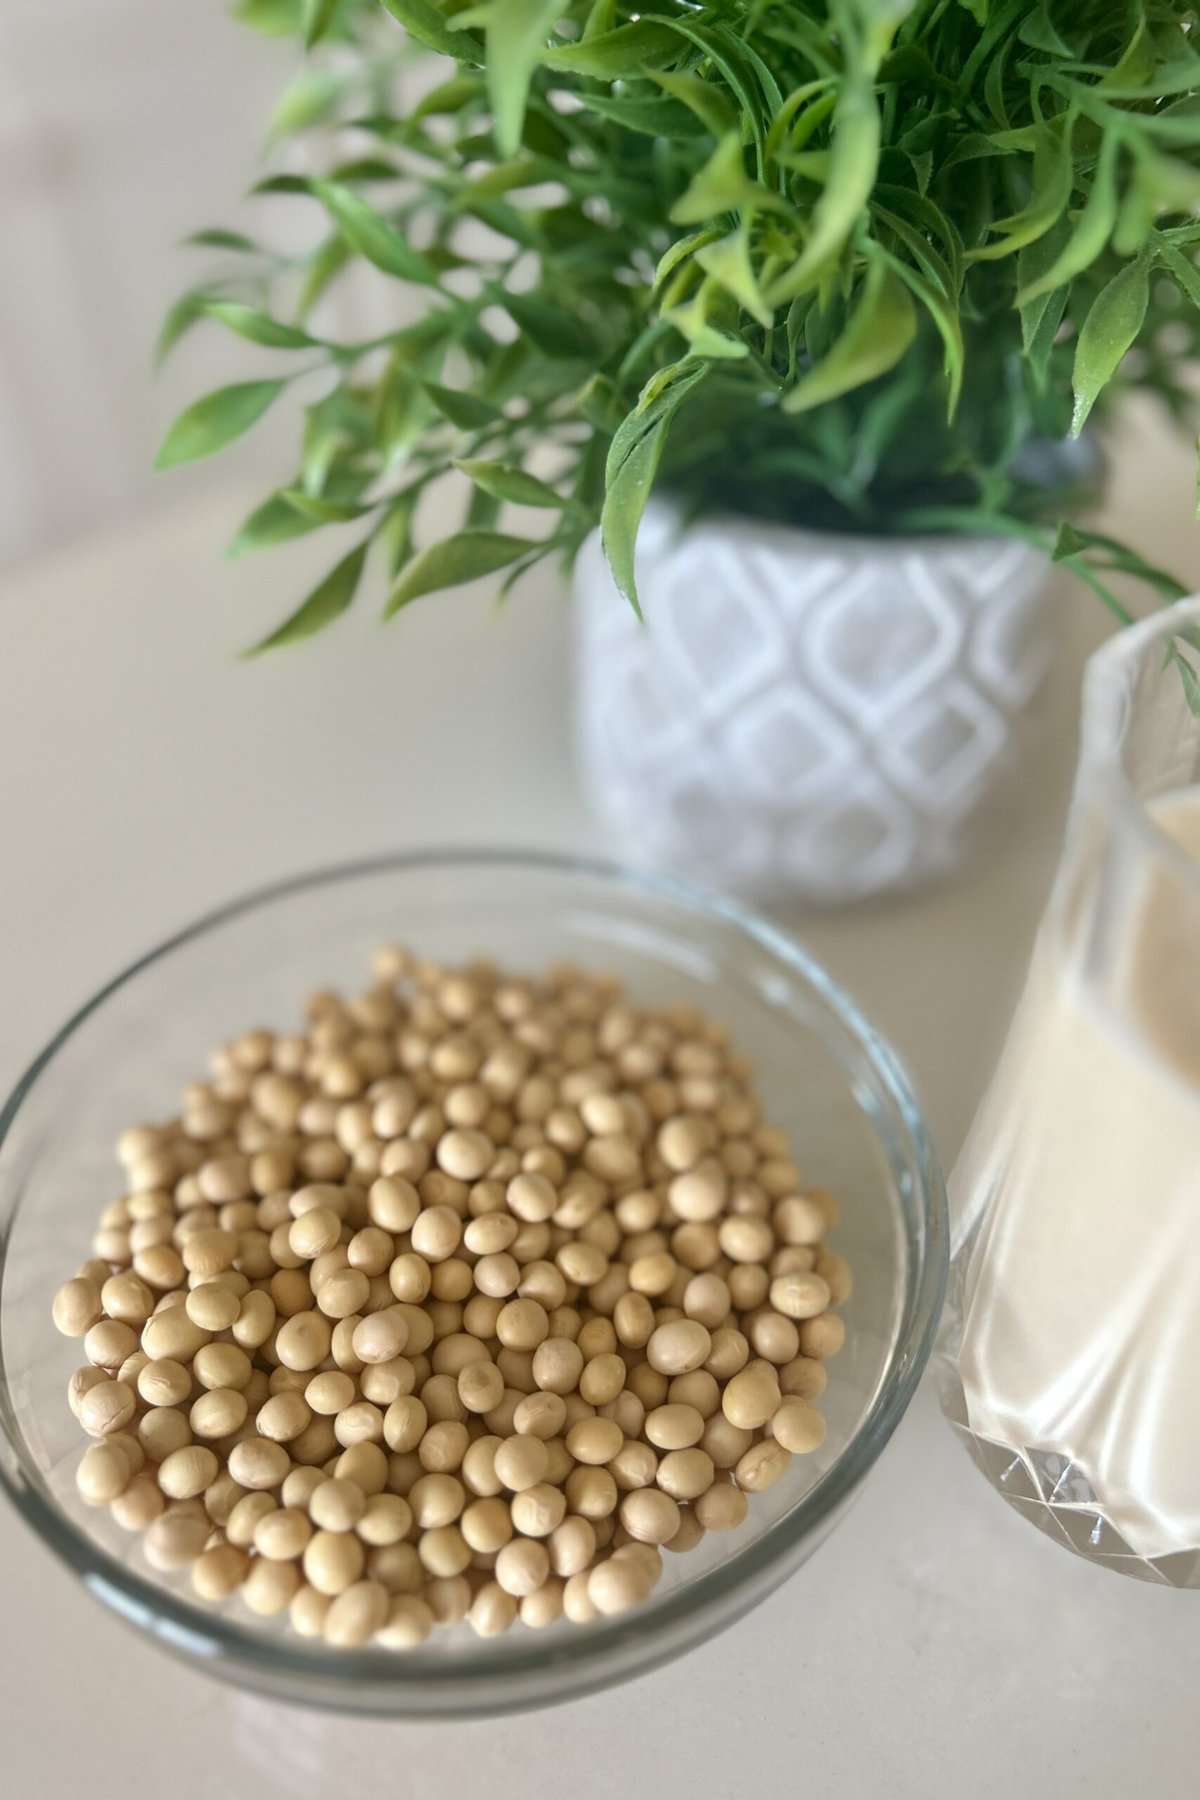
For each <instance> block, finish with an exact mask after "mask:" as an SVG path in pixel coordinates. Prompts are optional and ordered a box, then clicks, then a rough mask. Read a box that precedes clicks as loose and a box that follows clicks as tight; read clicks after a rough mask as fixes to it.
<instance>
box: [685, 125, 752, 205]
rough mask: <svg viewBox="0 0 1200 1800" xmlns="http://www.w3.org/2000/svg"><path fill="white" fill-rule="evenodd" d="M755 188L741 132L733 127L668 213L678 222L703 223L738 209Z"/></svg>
mask: <svg viewBox="0 0 1200 1800" xmlns="http://www.w3.org/2000/svg"><path fill="white" fill-rule="evenodd" d="M753 192H754V184H753V182H752V181H751V180H750V177H749V176H748V175H747V173H746V159H745V155H744V153H743V150H742V138H741V133H740V132H737V131H731V132H730V133H729V134H728V136H726V137H723V138H722V139H721V141H720V143H719V144H718V145H717V147H716V149H715V150H714V151H713V153H712V155H711V156H710V157H709V159H708V161H707V162H706V163H705V164H704V166H703V168H701V169H698V170H697V171H696V173H695V175H693V176H692V179H691V181H690V182H689V183H688V185H687V187H686V188H685V189H684V191H683V193H682V194H681V195H680V196H679V199H678V200H677V201H676V202H675V204H674V206H673V207H672V208H671V211H670V214H669V217H670V218H671V220H672V222H673V223H674V224H676V225H702V224H703V223H704V222H705V220H706V219H711V218H712V217H713V215H714V213H724V212H736V211H737V209H738V208H739V207H740V206H741V205H742V204H743V202H744V201H745V200H746V199H748V198H749V196H750V195H751V194H752V193H753Z"/></svg>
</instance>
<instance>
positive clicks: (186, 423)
mask: <svg viewBox="0 0 1200 1800" xmlns="http://www.w3.org/2000/svg"><path fill="white" fill-rule="evenodd" d="M286 386H287V383H286V382H285V381H239V382H236V383H235V384H234V385H233V386H232V387H223V388H218V389H217V390H216V392H215V393H212V394H206V395H205V396H204V398H203V399H202V400H197V401H196V402H195V404H194V405H192V406H189V407H188V408H187V410H186V412H181V413H180V415H179V417H178V418H177V419H176V420H175V422H174V424H173V425H172V426H171V428H170V430H169V431H168V432H167V435H166V437H165V438H164V439H163V442H162V447H161V448H160V450H159V452H158V455H157V456H156V457H155V459H154V466H155V468H156V469H173V468H175V467H176V466H177V464H179V463H185V462H195V461H196V459H197V458H198V457H201V456H211V455H212V454H213V452H214V451H215V450H223V449H224V448H225V446H226V444H231V443H232V442H233V441H234V439H235V438H239V437H241V435H242V433H243V432H246V431H249V429H250V427H251V426H252V425H254V424H256V423H257V421H258V420H259V419H261V418H262V416H263V414H264V413H265V412H266V410H267V408H268V407H269V406H270V405H271V403H272V401H274V400H276V399H278V397H279V395H280V394H281V393H282V392H283V390H284V388H285V387H286Z"/></svg>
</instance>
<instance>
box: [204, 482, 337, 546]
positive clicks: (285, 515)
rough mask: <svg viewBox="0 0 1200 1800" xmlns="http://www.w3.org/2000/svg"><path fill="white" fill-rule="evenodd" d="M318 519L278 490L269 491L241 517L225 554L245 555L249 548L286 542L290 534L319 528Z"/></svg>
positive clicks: (296, 534)
mask: <svg viewBox="0 0 1200 1800" xmlns="http://www.w3.org/2000/svg"><path fill="white" fill-rule="evenodd" d="M320 525H321V521H320V520H319V519H306V518H304V517H303V516H302V515H301V514H300V513H298V512H297V511H296V509H295V507H294V506H292V505H290V504H289V502H288V501H286V500H285V499H284V498H283V496H282V495H281V494H272V495H271V496H270V497H269V498H268V499H266V500H264V501H263V503H262V505H261V506H256V507H255V509H254V511H253V512H252V513H251V514H250V515H249V517H248V518H246V519H243V521H242V523H241V525H240V526H239V527H238V531H237V534H236V536H235V537H234V539H233V541H232V543H231V544H230V546H229V548H228V550H227V551H226V553H225V554H226V555H227V556H229V557H238V556H245V555H246V554H247V553H248V552H249V551H251V550H266V549H269V548H270V547H271V546H273V545H275V544H286V543H288V542H290V540H291V539H292V538H298V537H305V536H306V535H307V534H308V533H309V532H310V531H317V530H319V528H320Z"/></svg>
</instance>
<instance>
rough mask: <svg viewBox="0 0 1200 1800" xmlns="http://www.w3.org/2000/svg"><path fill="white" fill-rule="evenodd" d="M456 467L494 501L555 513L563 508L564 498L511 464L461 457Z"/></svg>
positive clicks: (534, 476)
mask: <svg viewBox="0 0 1200 1800" xmlns="http://www.w3.org/2000/svg"><path fill="white" fill-rule="evenodd" d="M454 467H455V468H456V469H461V470H462V472H463V474H464V475H466V476H467V477H468V478H469V480H471V481H473V482H474V484H475V486H476V487H477V488H482V489H483V491H484V493H485V494H491V495H492V497H493V499H496V500H510V501H512V502H513V504H514V505H516V506H547V507H554V508H555V509H556V510H558V509H560V508H561V507H562V506H563V504H564V502H563V498H562V495H561V494H556V493H555V491H554V489H553V488H552V487H547V485H546V483H545V482H544V481H539V480H538V478H537V476H536V475H528V474H526V472H525V470H524V469H517V468H514V467H513V466H512V465H511V464H510V463H501V462H490V461H487V460H485V459H477V458H473V457H460V458H458V459H457V460H456V461H455V464H454Z"/></svg>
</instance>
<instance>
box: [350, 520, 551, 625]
mask: <svg viewBox="0 0 1200 1800" xmlns="http://www.w3.org/2000/svg"><path fill="white" fill-rule="evenodd" d="M537 548H538V545H537V543H536V541H535V540H534V539H532V538H518V537H508V536H506V534H505V533H504V532H501V531H460V532H458V533H457V534H456V535H455V536H454V537H451V538H445V539H443V541H442V542H441V543H440V544H431V545H430V546H429V548H428V550H422V552H421V554H420V555H419V556H417V557H414V558H413V560H412V562H410V563H409V564H408V567H407V568H406V569H405V571H404V573H403V575H402V576H401V578H400V580H399V581H398V582H397V584H396V586H395V587H394V588H393V589H392V592H391V594H390V595H389V597H388V603H387V606H386V607H385V609H384V614H383V616H384V618H385V619H390V618H391V617H392V616H393V614H395V613H398V612H399V611H400V609H401V607H404V606H408V605H410V604H411V603H412V601H414V600H420V599H422V598H423V597H424V595H426V594H434V593H437V592H438V591H439V590H440V589H442V588H452V587H462V586H463V585H464V584H465V583H466V582H468V581H476V580H478V578H479V577H480V576H481V575H493V574H495V572H496V570H497V569H506V568H507V567H508V565H509V564H510V563H514V562H516V561H517V560H518V559H519V558H520V557H522V556H526V555H527V554H528V553H529V552H530V551H531V550H536V549H537Z"/></svg>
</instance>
